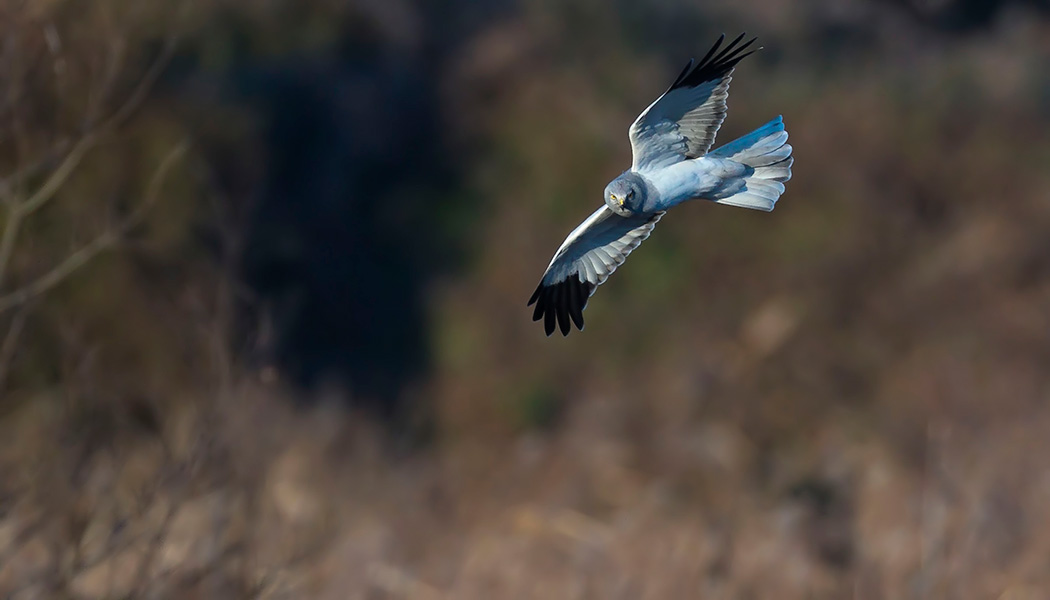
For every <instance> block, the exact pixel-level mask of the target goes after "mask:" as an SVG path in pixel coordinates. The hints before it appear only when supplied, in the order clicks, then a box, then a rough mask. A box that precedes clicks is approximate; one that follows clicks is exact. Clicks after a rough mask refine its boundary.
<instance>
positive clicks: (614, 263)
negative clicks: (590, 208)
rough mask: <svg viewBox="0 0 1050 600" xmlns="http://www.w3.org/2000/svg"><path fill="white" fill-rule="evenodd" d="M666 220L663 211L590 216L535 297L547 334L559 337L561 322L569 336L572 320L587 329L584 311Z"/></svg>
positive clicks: (556, 257) (604, 211)
mask: <svg viewBox="0 0 1050 600" xmlns="http://www.w3.org/2000/svg"><path fill="white" fill-rule="evenodd" d="M662 216H664V213H663V212H662V211H661V212H656V213H649V214H639V215H632V216H630V217H621V216H619V215H617V214H616V213H614V212H613V211H611V210H609V208H608V207H607V206H605V205H603V206H602V207H601V208H599V209H598V210H596V211H595V212H594V214H592V215H591V216H590V217H587V220H586V221H584V222H583V223H581V224H580V226H579V227H577V228H576V229H574V230H573V231H572V233H570V234H569V237H567V238H565V241H564V242H562V245H561V247H560V248H558V251H557V252H556V253H555V254H554V258H553V259H551V263H550V265H548V266H547V271H546V272H544V274H543V279H541V280H540V285H539V286H538V287H537V288H536V291H535V292H534V293H533V294H532V298H529V304H528V305H529V306H532V304H533V303H535V304H536V310H535V312H534V313H533V315H532V320H533V321H539V320H540V319H543V328H544V330H545V331H546V332H547V335H550V334H552V333H554V325H555V322H557V325H558V326H559V327H560V328H561V333H562V335H569V331H570V330H571V329H572V326H571V324H570V321H569V320H570V319H572V323H575V324H576V328H577V329H579V330H580V331H583V309H584V308H587V300H588V299H589V298H590V297H591V294H593V293H594V290H595V289H596V288H597V287H598V286H599V285H601V284H603V283H605V280H606V279H608V278H609V275H612V272H613V271H615V270H616V267H618V266H620V265H621V264H623V261H624V260H626V259H627V255H628V254H630V253H631V251H632V250H634V249H635V248H637V247H638V245H639V244H641V243H642V242H643V241H644V240H645V239H646V238H647V237H649V233H650V232H652V230H653V227H655V226H656V222H657V221H659V220H660V217H662Z"/></svg>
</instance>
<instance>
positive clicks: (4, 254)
mask: <svg viewBox="0 0 1050 600" xmlns="http://www.w3.org/2000/svg"><path fill="white" fill-rule="evenodd" d="M21 227H22V213H21V212H20V211H19V210H17V207H15V206H9V207H8V209H7V221H6V222H5V223H4V233H3V235H2V236H0V287H2V286H3V285H4V278H5V277H6V276H7V267H8V265H9V264H10V263H11V255H12V254H13V253H14V251H15V240H17V239H18V230H19V229H21Z"/></svg>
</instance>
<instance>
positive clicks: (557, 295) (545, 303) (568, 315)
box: [528, 273, 594, 337]
mask: <svg viewBox="0 0 1050 600" xmlns="http://www.w3.org/2000/svg"><path fill="white" fill-rule="evenodd" d="M593 290H594V286H593V285H592V284H591V283H590V282H587V281H581V280H580V278H579V275H577V274H576V273H573V274H571V275H569V277H567V278H566V279H564V280H562V281H559V282H557V283H554V284H550V285H545V284H544V283H543V282H540V285H539V286H538V287H537V288H536V291H535V292H533V294H532V298H530V299H529V303H528V306H531V305H532V304H534V303H535V304H536V309H535V311H533V313H532V320H533V321H539V320H540V319H542V320H543V331H544V333H546V334H547V336H548V337H549V336H551V335H553V334H554V332H555V330H559V331H561V334H562V335H563V336H567V335H569V332H570V331H572V326H573V325H575V326H576V328H577V329H579V330H580V331H583V325H584V321H583V309H584V308H586V307H587V301H588V300H589V299H590V297H591V292H592V291H593Z"/></svg>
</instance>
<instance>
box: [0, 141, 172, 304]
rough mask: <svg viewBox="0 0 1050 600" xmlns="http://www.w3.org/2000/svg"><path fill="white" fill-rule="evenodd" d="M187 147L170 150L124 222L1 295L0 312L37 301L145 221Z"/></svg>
mask: <svg viewBox="0 0 1050 600" xmlns="http://www.w3.org/2000/svg"><path fill="white" fill-rule="evenodd" d="M188 147H189V144H188V143H186V142H183V143H180V144H179V145H178V146H176V147H175V148H174V149H172V151H171V152H169V153H168V155H167V156H166V157H164V160H163V161H161V163H160V166H158V167H157V171H156V172H155V173H154V175H153V178H152V180H151V181H150V183H149V187H148V188H147V192H146V198H145V200H144V201H143V202H142V204H141V205H139V206H138V207H137V208H136V209H135V210H134V211H133V212H132V213H131V214H130V215H128V217H127V218H126V219H124V221H122V222H121V223H120V224H119V225H117V226H116V227H115V228H113V229H109V230H106V231H104V232H103V233H102V234H100V235H99V236H98V237H96V238H95V239H94V240H92V241H91V242H89V243H88V244H87V245H85V246H83V247H81V248H80V249H79V250H77V251H76V252H74V253H72V254H70V255H69V256H68V257H66V259H65V260H63V261H62V262H61V263H59V264H58V266H56V267H55V268H53V269H51V270H50V271H48V272H47V273H46V274H44V275H42V276H41V277H40V278H38V279H36V280H35V281H33V282H32V283H30V284H28V285H26V286H23V287H21V288H19V289H17V290H15V291H13V292H11V293H9V294H6V295H4V296H0V313H3V312H6V311H8V310H10V309H12V308H14V307H16V306H19V305H21V304H24V303H25V302H27V301H28V300H31V299H32V298H36V297H37V296H39V295H41V294H43V293H45V292H47V291H48V290H50V289H51V288H53V287H55V286H56V285H58V284H60V283H62V282H63V281H65V280H66V278H67V277H69V276H70V275H72V274H73V273H74V272H76V271H77V270H78V269H80V268H81V267H83V266H84V265H85V264H87V263H88V262H89V261H90V260H91V259H93V258H95V257H96V256H97V255H98V254H99V253H101V252H102V251H103V250H106V249H107V248H110V247H111V246H113V245H114V244H116V243H117V242H118V241H119V240H120V239H121V238H122V237H123V235H124V234H125V233H127V232H128V231H129V230H130V229H132V228H133V227H135V226H136V225H138V224H139V223H140V222H141V221H142V220H143V219H144V218H145V216H146V213H147V212H148V211H149V209H150V207H152V206H153V204H155V203H156V201H157V196H158V195H159V194H160V187H161V185H162V184H163V182H164V178H165V176H166V175H167V173H168V171H169V170H170V169H171V167H172V166H173V165H174V164H175V162H176V161H177V160H178V159H179V158H180V157H181V156H182V155H183V154H185V153H186V150H187V149H188Z"/></svg>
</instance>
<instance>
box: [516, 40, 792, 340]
mask: <svg viewBox="0 0 1050 600" xmlns="http://www.w3.org/2000/svg"><path fill="white" fill-rule="evenodd" d="M743 39H744V34H740V36H739V37H737V38H736V39H735V40H733V41H732V42H730V43H729V44H727V45H726V46H725V47H723V46H722V44H723V42H725V35H724V34H723V35H722V36H721V37H719V38H718V41H716V42H715V44H714V46H712V47H711V49H710V50H709V51H708V52H707V55H706V56H704V58H702V59H701V60H700V61H699V62H696V63H695V64H694V62H693V60H690V61H689V64H687V65H686V66H685V69H683V70H682V73H681V74H680V75H679V76H678V77H677V78H676V79H675V80H674V83H672V84H671V87H669V88H667V91H666V92H664V93H663V95H661V96H660V97H659V98H657V99H656V101H655V102H653V103H652V104H650V105H649V107H648V108H646V109H645V110H644V111H642V114H641V115H639V116H638V118H637V119H635V121H634V123H633V124H632V125H631V127H630V129H629V130H628V135H629V137H630V140H631V152H632V154H633V156H634V160H633V163H632V164H631V168H630V169H629V170H627V171H624V172H623V173H622V174H621V175H620V176H619V177H617V178H616V179H613V180H612V181H611V182H610V183H609V185H607V186H606V187H605V204H603V205H602V207H601V208H599V209H598V210H596V211H595V212H594V213H593V214H592V215H591V216H589V217H587V219H586V220H585V221H584V222H583V223H581V224H580V226H579V227H577V228H576V229H574V230H573V231H572V233H570V234H569V237H567V238H565V241H564V242H562V245H561V247H560V248H558V251H557V252H555V253H554V258H553V259H551V262H550V264H549V265H548V266H547V270H546V271H545V272H544V274H543V278H542V279H541V280H540V284H539V286H538V287H537V288H536V291H535V292H534V293H533V294H532V297H531V298H530V299H529V303H528V305H529V306H532V305H533V304H535V305H536V309H535V312H534V313H533V315H532V319H533V320H534V321H539V320H540V319H543V328H544V331H546V332H547V335H548V336H549V335H551V334H552V333H554V329H555V325H557V326H558V328H560V329H561V333H562V335H569V331H570V330H571V329H572V324H575V325H576V327H577V328H578V329H579V330H581V331H582V330H583V309H585V308H587V302H588V300H589V299H590V297H591V295H592V294H594V290H596V289H597V288H598V286H599V285H601V284H603V283H605V280H606V279H608V278H609V275H611V274H612V273H613V271H615V270H616V268H617V267H619V266H620V265H621V264H623V261H624V260H625V259H626V258H627V256H628V255H629V254H630V253H631V252H632V251H633V250H634V249H635V248H637V247H638V245H639V244H641V243H642V242H643V241H644V240H645V239H646V238H648V237H649V234H650V233H652V231H653V228H654V227H655V226H656V223H657V221H659V220H660V219H661V218H662V217H663V216H664V213H666V212H667V210H668V209H670V208H671V207H673V206H675V205H677V204H681V203H682V202H685V201H686V200H694V199H704V200H710V201H713V202H716V203H718V204H728V205H730V206H741V207H744V208H752V209H756V210H762V211H766V212H768V211H771V210H773V206H774V205H775V204H776V202H777V199H778V198H780V195H781V194H783V193H784V182H785V181H787V180H788V179H791V165H792V163H793V162H794V159H793V158H792V157H791V146H790V145H788V143H787V139H788V134H787V131H785V130H784V120H783V118H782V117H777V118H775V119H773V120H772V121H769V122H768V123H766V124H765V125H763V126H762V127H759V128H758V129H756V130H755V131H753V132H751V133H749V134H747V135H745V136H744V137H742V138H739V139H737V140H735V141H733V142H730V143H728V144H726V145H724V146H722V147H720V148H718V149H716V150H714V151H711V146H712V145H713V144H714V141H715V134H716V133H718V128H719V127H721V125H722V121H723V120H725V116H726V98H727V97H728V96H729V82H730V80H731V79H732V75H733V69H734V68H735V67H736V65H737V63H739V62H740V61H741V60H742V59H744V57H746V56H748V55H750V54H751V53H752V52H754V51H755V50H754V49H751V50H748V49H749V48H751V46H752V44H754V42H755V38H752V39H751V40H750V41H748V42H746V43H743V44H741V41H742V40H743Z"/></svg>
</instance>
